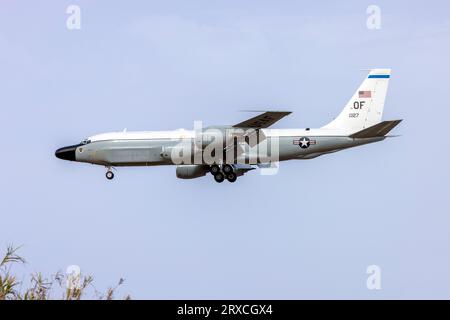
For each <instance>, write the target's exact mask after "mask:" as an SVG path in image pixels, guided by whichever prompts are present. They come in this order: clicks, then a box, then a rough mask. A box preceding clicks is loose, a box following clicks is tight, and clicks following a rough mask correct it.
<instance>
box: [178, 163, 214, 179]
mask: <svg viewBox="0 0 450 320" xmlns="http://www.w3.org/2000/svg"><path fill="white" fill-rule="evenodd" d="M208 171H209V168H208V166H204V165H198V164H188V165H179V166H177V170H176V173H177V178H179V179H195V178H200V177H203V176H204V175H206V174H207V173H208Z"/></svg>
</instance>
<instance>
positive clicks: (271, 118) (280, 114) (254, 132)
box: [233, 111, 292, 147]
mask: <svg viewBox="0 0 450 320" xmlns="http://www.w3.org/2000/svg"><path fill="white" fill-rule="evenodd" d="M291 113H292V112H290V111H266V112H264V113H261V114H260V115H257V116H256V117H253V118H250V119H248V120H245V121H242V122H241V123H238V124H235V125H234V126H233V128H239V129H245V130H246V132H245V134H244V138H245V141H246V142H247V144H248V145H249V146H251V147H254V146H255V145H257V144H258V143H260V142H262V141H264V140H265V139H266V136H265V135H264V133H263V132H262V131H260V130H259V129H262V128H267V127H270V126H271V125H273V124H274V123H275V122H277V121H279V120H281V119H282V118H284V117H285V116H287V115H289V114H291Z"/></svg>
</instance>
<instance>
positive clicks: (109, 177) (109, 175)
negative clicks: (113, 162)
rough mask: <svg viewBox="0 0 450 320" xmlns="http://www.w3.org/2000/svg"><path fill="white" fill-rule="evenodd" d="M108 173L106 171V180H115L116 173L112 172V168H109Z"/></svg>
mask: <svg viewBox="0 0 450 320" xmlns="http://www.w3.org/2000/svg"><path fill="white" fill-rule="evenodd" d="M107 169H108V171H106V179H108V180H112V179H114V172H112V171H111V167H107Z"/></svg>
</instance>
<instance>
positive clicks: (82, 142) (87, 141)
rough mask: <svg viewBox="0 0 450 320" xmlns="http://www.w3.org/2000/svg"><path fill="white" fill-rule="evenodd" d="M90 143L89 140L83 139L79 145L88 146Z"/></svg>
mask: <svg viewBox="0 0 450 320" xmlns="http://www.w3.org/2000/svg"><path fill="white" fill-rule="evenodd" d="M89 143H91V140H89V139H84V140H83V141H81V142H80V144H89Z"/></svg>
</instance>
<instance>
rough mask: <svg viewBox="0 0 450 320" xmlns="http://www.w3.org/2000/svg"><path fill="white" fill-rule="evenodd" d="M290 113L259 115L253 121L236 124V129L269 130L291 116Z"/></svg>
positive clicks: (277, 112)
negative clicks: (276, 123)
mask: <svg viewBox="0 0 450 320" xmlns="http://www.w3.org/2000/svg"><path fill="white" fill-rule="evenodd" d="M291 113H292V112H290V111H266V112H264V113H262V114H260V115H257V116H256V117H253V118H251V119H248V120H245V121H243V122H240V123H238V124H235V125H234V126H233V127H234V128H243V129H246V128H254V129H261V128H268V127H270V126H271V125H273V124H274V123H275V122H277V121H279V120H281V119H282V118H284V117H285V116H287V115H289V114H291Z"/></svg>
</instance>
